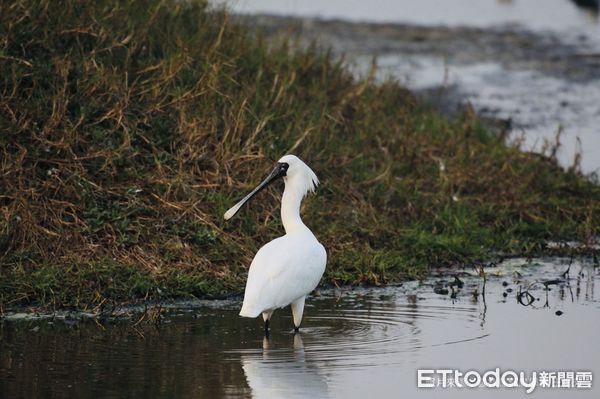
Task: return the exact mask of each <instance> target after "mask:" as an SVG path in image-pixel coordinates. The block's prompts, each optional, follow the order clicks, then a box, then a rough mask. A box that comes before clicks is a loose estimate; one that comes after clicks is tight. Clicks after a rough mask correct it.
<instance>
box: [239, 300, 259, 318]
mask: <svg viewBox="0 0 600 399" xmlns="http://www.w3.org/2000/svg"><path fill="white" fill-rule="evenodd" d="M261 313H262V311H260V310H256V308H253V307H252V306H249V305H247V304H246V303H244V304H243V305H242V309H241V310H240V316H242V317H251V318H255V317H257V316H258V315H259V314H261Z"/></svg>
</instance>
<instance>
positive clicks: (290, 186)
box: [281, 180, 307, 234]
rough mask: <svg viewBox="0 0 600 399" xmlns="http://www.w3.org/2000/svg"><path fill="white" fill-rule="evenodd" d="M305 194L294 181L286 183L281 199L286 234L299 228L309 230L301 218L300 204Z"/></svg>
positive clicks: (282, 219)
mask: <svg viewBox="0 0 600 399" xmlns="http://www.w3.org/2000/svg"><path fill="white" fill-rule="evenodd" d="M304 194H305V193H304V192H303V191H302V189H301V188H300V187H298V184H294V181H293V180H288V181H286V182H285V190H283V197H282V199H281V222H282V223H283V228H284V229H285V232H286V234H287V233H290V232H291V231H293V230H296V229H299V228H304V229H306V228H307V227H306V225H305V224H304V223H303V222H302V219H301V218H300V204H301V203H302V198H303V197H304Z"/></svg>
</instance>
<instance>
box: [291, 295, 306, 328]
mask: <svg viewBox="0 0 600 399" xmlns="http://www.w3.org/2000/svg"><path fill="white" fill-rule="evenodd" d="M305 299H306V296H303V297H302V298H299V299H297V300H295V301H294V302H292V316H293V317H294V331H295V332H298V330H300V323H302V314H303V313H304V300H305Z"/></svg>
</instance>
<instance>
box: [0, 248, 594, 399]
mask: <svg viewBox="0 0 600 399" xmlns="http://www.w3.org/2000/svg"><path fill="white" fill-rule="evenodd" d="M568 263H569V262H568V261H565V260H556V259H555V260H546V261H534V262H533V263H531V264H528V265H524V264H525V261H524V260H521V259H515V260H510V261H507V262H504V263H502V264H501V265H499V266H498V267H489V268H487V269H486V282H485V295H482V292H483V291H484V285H483V279H482V278H481V277H479V276H477V275H476V273H475V271H473V270H467V271H461V272H460V273H459V274H458V276H459V279H460V280H461V281H462V282H464V287H463V288H462V289H459V288H457V286H454V287H449V284H450V283H451V282H452V281H454V277H453V274H448V273H443V274H441V275H440V277H433V278H431V279H429V280H427V281H425V282H422V283H418V282H409V283H405V284H403V285H402V286H395V287H387V288H374V289H354V290H337V291H325V292H322V293H321V294H320V295H317V296H313V297H312V298H311V299H310V300H309V302H308V303H307V308H306V316H305V319H304V326H303V328H302V330H301V332H300V333H299V334H296V335H294V334H293V332H292V329H291V326H292V320H291V316H290V311H289V309H283V310H279V311H277V312H276V313H275V315H274V317H273V319H272V329H271V336H270V338H269V339H268V340H266V339H264V338H263V334H262V326H261V322H260V321H259V320H258V319H256V320H254V319H242V318H240V317H238V316H237V312H238V311H239V307H240V303H239V302H238V301H214V302H209V301H198V302H180V303H177V304H171V305H168V306H167V305H165V306H166V311H165V312H164V314H163V322H162V323H161V324H160V325H158V326H154V325H153V324H152V323H147V322H144V321H142V322H140V323H138V324H137V325H135V319H137V318H138V316H136V317H134V319H133V321H132V320H131V319H118V318H108V319H102V320H98V321H93V320H87V321H82V320H80V319H81V318H80V317H79V318H78V317H74V318H68V317H67V319H66V320H58V319H51V318H40V317H33V318H32V317H27V318H25V319H24V320H17V319H23V317H22V315H19V314H7V315H6V317H5V319H4V321H3V322H2V323H1V324H0V397H3V398H19V397H23V398H25V397H27V398H30V397H77V398H91V397H111V398H112V397H114V398H119V397H162V398H171V397H173V398H175V397H177V398H186V397H207V398H216V397H257V398H278V397H285V398H294V397H298V398H322V397H331V398H358V397H361V398H364V397H365V396H367V395H371V396H372V397H396V396H406V397H415V396H423V397H432V396H433V397H448V398H458V397H461V398H462V397H464V396H467V397H469V396H470V397H482V395H485V397H502V398H504V397H524V396H525V393H524V388H507V389H500V390H499V389H490V388H472V389H458V388H446V389H442V388H420V389H418V388H417V387H416V385H417V383H416V379H417V369H419V368H421V369H427V368H434V369H442V368H444V369H459V370H462V371H468V370H480V371H481V372H482V373H483V372H484V371H487V370H492V369H494V368H496V367H499V368H500V369H501V370H515V371H525V372H530V371H532V370H537V371H544V370H545V371H582V370H583V371H592V373H594V374H593V376H594V377H597V376H598V375H600V374H598V373H600V343H599V342H598V331H600V318H599V316H600V295H599V294H598V293H597V292H595V285H597V284H598V283H600V268H598V267H596V268H595V267H594V265H593V264H592V263H591V262H587V261H585V262H579V261H575V262H573V263H572V265H571V268H570V270H569V275H568V277H567V278H566V279H564V280H561V279H560V277H561V274H562V273H563V272H564V271H565V270H566V269H567V266H568ZM519 274H520V275H519ZM448 276H450V277H448ZM555 279H559V280H560V281H555V282H554V283H556V284H554V283H553V284H550V285H548V287H549V288H550V290H549V291H547V290H545V289H544V287H545V286H544V285H543V284H542V283H540V282H543V281H548V280H555ZM519 288H521V290H528V292H530V293H531V295H532V296H533V297H534V298H535V300H534V301H533V302H532V303H531V304H530V305H529V306H525V304H526V303H527V302H529V300H528V299H527V296H525V295H523V296H522V298H523V300H522V303H519V302H518V301H517V293H518V292H519ZM444 290H448V291H449V293H448V294H445V291H444ZM434 291H437V292H438V293H435V292H434ZM475 291H476V292H477V294H475V295H474V292H475ZM452 292H456V294H455V295H454V296H455V298H452V296H453V295H452ZM504 294H506V295H504ZM557 311H561V312H563V313H562V315H560V316H559V315H557V314H556V312H557ZM60 316H61V318H62V317H64V314H61V315H60ZM598 393H600V389H598V383H593V388H592V389H574V388H573V389H569V390H568V391H565V389H549V388H537V389H536V390H535V391H534V393H533V394H532V395H531V396H532V397H544V398H546V397H574V398H578V397H582V398H583V397H590V398H591V397H598Z"/></svg>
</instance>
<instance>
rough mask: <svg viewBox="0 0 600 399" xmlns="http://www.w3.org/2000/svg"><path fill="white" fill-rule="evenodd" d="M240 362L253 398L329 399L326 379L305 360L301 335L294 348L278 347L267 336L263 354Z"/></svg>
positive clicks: (249, 355)
mask: <svg viewBox="0 0 600 399" xmlns="http://www.w3.org/2000/svg"><path fill="white" fill-rule="evenodd" d="M241 362H242V368H243V369H244V374H245V375H246V380H247V381H248V385H249V386H250V389H251V390H252V397H253V398H328V397H330V395H329V393H328V386H327V381H326V379H325V377H324V376H323V375H322V374H321V373H320V370H319V369H318V368H317V367H316V366H315V365H314V364H310V363H307V361H306V353H305V350H304V343H303V342H302V337H301V335H300V334H299V333H297V334H294V340H293V346H292V348H283V347H278V348H275V347H274V346H273V345H272V343H271V341H270V340H269V339H268V338H267V337H265V338H264V339H263V350H262V353H261V354H244V355H242V358H241Z"/></svg>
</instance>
